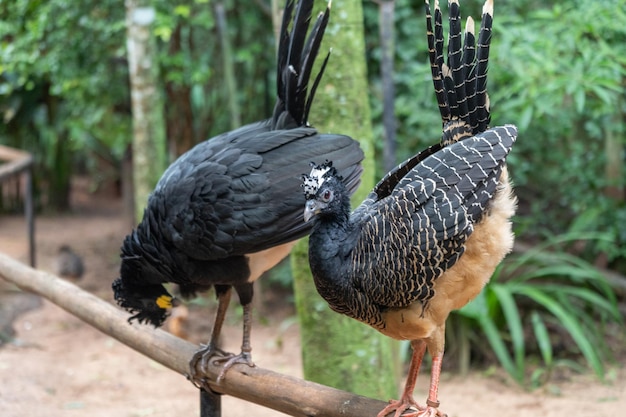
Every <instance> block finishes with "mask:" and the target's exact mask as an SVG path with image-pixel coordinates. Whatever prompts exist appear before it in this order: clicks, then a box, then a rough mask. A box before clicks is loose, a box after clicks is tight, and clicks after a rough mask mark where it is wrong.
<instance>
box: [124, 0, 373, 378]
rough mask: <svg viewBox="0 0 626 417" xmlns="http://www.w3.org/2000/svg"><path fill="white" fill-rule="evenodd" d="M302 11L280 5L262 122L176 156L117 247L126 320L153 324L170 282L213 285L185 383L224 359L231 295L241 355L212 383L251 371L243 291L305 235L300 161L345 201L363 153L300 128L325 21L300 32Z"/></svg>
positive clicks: (166, 302)
mask: <svg viewBox="0 0 626 417" xmlns="http://www.w3.org/2000/svg"><path fill="white" fill-rule="evenodd" d="M312 8H313V1H312V0H300V1H299V2H298V4H297V5H296V4H295V2H294V1H293V0H288V1H287V3H286V6H285V12H284V18H283V23H282V28H281V32H280V41H279V50H278V57H277V61H278V63H277V65H278V68H277V101H276V105H275V109H274V113H273V115H272V117H271V118H269V119H267V120H264V121H260V122H257V123H252V124H249V125H246V126H244V127H241V128H239V129H236V130H234V131H231V132H227V133H224V134H222V135H219V136H217V137H214V138H212V139H210V140H208V141H206V142H202V143H200V144H198V145H197V146H195V147H194V148H193V149H191V150H190V151H188V152H186V153H185V154H183V155H182V156H181V157H180V158H178V159H177V160H176V161H175V162H174V163H173V164H172V165H170V167H169V168H168V169H167V170H166V171H165V173H164V174H163V176H162V177H161V179H160V180H159V182H158V184H157V186H156V188H155V190H154V192H153V193H152V194H151V196H150V198H149V200H148V205H147V207H146V209H145V211H144V216H143V219H142V221H141V223H140V224H139V225H138V226H137V228H136V229H135V230H133V232H132V233H131V234H129V235H128V236H127V237H126V239H125V240H124V243H123V246H122V249H121V252H122V253H121V258H122V263H121V268H120V278H119V279H117V280H116V281H115V282H114V283H113V290H114V293H115V299H116V300H117V302H118V303H119V304H120V305H121V306H122V307H124V308H126V309H127V310H129V311H130V312H132V313H135V314H134V315H133V316H132V317H131V318H130V319H129V321H130V320H133V319H135V320H137V321H139V322H145V323H149V324H152V325H154V326H160V325H161V324H162V323H163V321H164V320H165V318H166V317H167V313H168V310H169V308H170V307H171V306H172V300H173V298H172V296H171V295H170V294H168V292H167V291H166V290H165V288H164V287H163V285H162V284H163V283H167V282H173V283H177V284H179V287H180V291H181V294H182V295H183V296H191V295H193V294H195V293H196V292H198V291H204V290H207V289H209V288H211V287H215V289H216V293H217V295H218V300H219V306H218V312H217V315H216V319H215V324H214V327H213V331H212V334H211V339H210V341H209V343H208V345H207V346H205V347H203V348H202V349H201V350H200V351H198V353H197V354H196V355H195V356H194V357H193V358H192V360H191V363H190V367H191V369H190V372H191V376H192V378H196V377H197V376H198V375H199V373H203V372H204V371H205V370H206V365H207V363H208V360H209V359H210V358H211V357H212V356H214V355H216V354H224V352H222V351H221V350H219V349H218V347H217V339H218V336H219V333H220V330H221V325H222V322H223V320H224V315H225V313H226V308H227V306H228V303H229V300H230V291H231V288H233V287H234V288H235V290H236V291H237V293H238V295H239V298H240V302H241V303H242V305H243V306H244V332H243V334H244V335H243V342H242V352H241V354H240V355H236V356H234V355H227V354H224V355H226V359H227V362H226V365H225V366H224V368H223V369H224V370H223V371H222V374H221V375H220V377H223V375H224V372H225V371H226V370H227V369H228V367H230V366H231V365H232V364H233V363H238V362H243V363H248V364H250V365H252V362H251V356H250V349H251V348H250V340H249V333H250V306H251V301H252V283H253V281H254V280H255V279H257V278H258V277H259V276H260V275H261V274H262V273H263V272H264V271H266V270H267V269H269V268H271V267H272V266H274V265H275V264H276V263H278V262H279V261H280V260H281V259H283V258H284V257H285V256H286V255H287V254H288V253H289V250H290V248H291V246H292V245H293V243H294V241H295V240H296V239H298V238H300V237H302V236H305V235H306V234H308V233H309V232H310V229H311V225H307V224H305V223H304V221H303V215H302V205H303V204H304V197H303V196H302V195H301V194H300V193H299V192H298V191H297V190H298V189H299V187H300V174H301V173H302V172H303V171H305V170H307V169H308V167H309V163H310V161H311V160H319V159H323V160H325V159H332V160H333V161H335V165H336V166H337V167H338V169H339V171H340V172H341V175H342V176H343V177H344V178H345V180H344V185H345V187H346V188H347V190H348V191H347V192H348V193H352V192H354V191H355V190H356V188H357V187H358V184H359V179H360V175H361V170H362V168H361V166H360V162H361V160H362V159H363V152H362V151H361V149H360V147H359V145H358V143H357V142H356V141H354V140H353V139H351V138H350V137H347V136H343V135H334V134H320V133H318V132H317V130H315V129H314V128H312V127H310V126H309V125H308V122H307V118H308V114H309V110H310V106H311V103H312V99H313V96H314V93H315V89H316V87H317V85H318V83H319V82H320V78H321V76H322V73H323V71H324V68H325V65H326V62H327V60H328V56H327V57H326V60H325V61H324V63H323V65H322V67H321V70H320V72H319V73H318V74H317V76H316V78H315V79H314V81H313V83H312V84H311V85H310V88H309V81H310V78H311V75H312V67H313V63H314V61H315V57H316V55H317V53H318V50H319V47H320V43H321V41H322V37H323V34H324V30H325V28H326V25H327V22H328V18H329V13H330V10H329V8H327V9H326V11H325V12H323V13H320V14H319V16H318V18H317V20H316V21H315V22H314V23H313V25H312V28H311V30H310V32H309V26H310V23H311V13H312ZM292 16H293V23H291V21H292ZM290 23H291V25H290ZM290 26H291V28H290ZM307 32H309V35H308V36H307ZM198 366H199V369H198V370H197V369H196V368H197V367H198Z"/></svg>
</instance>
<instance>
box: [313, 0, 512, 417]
mask: <svg viewBox="0 0 626 417" xmlns="http://www.w3.org/2000/svg"><path fill="white" fill-rule="evenodd" d="M426 11H427V12H426V13H427V32H428V45H429V51H430V58H431V64H432V72H433V82H434V87H435V92H436V97H437V101H438V104H439V108H440V111H441V115H442V121H443V135H442V138H441V141H440V143H438V144H436V145H433V146H431V147H430V148H428V149H426V150H424V151H422V152H420V153H418V154H417V155H415V156H413V157H412V158H410V159H408V160H407V161H405V162H404V163H403V164H401V165H399V166H398V167H397V168H395V169H394V170H392V171H391V172H390V173H388V174H387V175H386V176H385V178H383V179H382V180H381V181H380V182H379V183H378V184H377V185H376V187H375V188H374V190H373V191H372V192H371V193H370V194H369V196H368V197H367V198H366V200H365V201H364V202H363V203H362V204H361V205H360V206H359V207H357V208H356V209H355V210H354V211H353V212H352V213H350V199H349V195H348V193H347V192H346V189H345V186H344V185H343V183H342V181H341V174H339V173H338V172H337V170H336V169H335V168H334V167H333V166H332V163H324V164H321V165H318V166H315V167H314V168H313V170H312V171H311V174H309V175H305V177H304V189H305V196H306V198H307V202H306V205H305V219H306V220H308V219H312V218H314V220H315V221H314V227H313V231H312V232H311V235H310V238H309V260H310V265H311V271H312V274H313V279H314V281H315V285H316V287H317V290H318V292H319V293H320V295H321V296H322V297H323V298H324V299H325V300H326V301H327V302H328V304H329V305H330V307H331V308H332V309H333V310H335V311H337V312H339V313H342V314H345V315H348V316H349V317H352V318H354V319H357V320H359V321H362V322H364V323H366V324H369V325H370V326H372V327H374V328H375V329H377V330H379V331H380V332H382V333H383V334H385V335H388V336H390V337H393V338H396V339H400V340H410V341H411V346H412V348H413V357H412V361H411V367H410V370H409V376H408V378H407V383H406V385H405V389H404V393H403V395H402V398H401V400H399V401H391V404H390V405H389V406H388V407H386V408H385V409H383V410H382V411H381V412H380V413H379V415H378V416H379V417H383V416H385V415H387V413H390V412H395V416H396V417H398V416H400V415H401V414H402V413H403V412H404V411H405V410H407V409H409V408H410V407H416V408H417V411H416V412H415V413H413V414H404V415H413V416H416V415H419V416H434V415H441V412H440V411H439V410H438V409H437V407H438V405H439V401H438V399H437V390H438V384H439V374H440V371H441V361H442V359H443V351H444V339H445V321H446V319H447V317H448V314H449V313H450V311H452V310H453V309H458V308H461V307H462V306H464V305H465V304H467V303H468V302H469V301H470V300H471V299H473V298H474V297H475V296H476V295H477V294H478V293H479V292H480V290H481V289H482V288H483V286H484V284H485V283H486V282H487V281H488V280H489V277H490V276H491V274H492V273H493V271H494V269H495V268H496V266H497V265H498V263H500V261H501V260H502V258H503V257H504V256H505V255H506V253H508V252H509V251H510V250H511V247H512V244H513V235H512V232H511V224H510V218H511V216H512V215H513V213H514V210H515V204H516V199H515V197H514V196H513V195H512V191H511V185H510V184H509V180H508V173H507V169H506V164H505V162H506V157H507V155H508V154H509V152H510V150H511V148H512V146H513V144H514V142H515V140H516V138H517V129H516V128H515V126H513V125H505V126H500V127H495V128H491V129H489V128H488V127H487V124H488V123H489V120H490V113H489V98H488V96H487V92H486V74H487V60H488V49H489V42H490V39H491V24H492V15H493V2H492V0H487V2H486V3H485V6H484V8H483V19H482V25H481V30H480V33H479V36H478V46H476V44H475V42H476V41H475V37H474V32H473V30H474V29H473V27H474V24H473V21H472V20H471V18H468V23H467V24H466V32H465V42H464V45H463V46H461V24H460V11H459V5H458V2H457V1H456V0H452V1H451V2H450V8H449V13H450V37H449V42H448V54H447V58H448V59H447V63H445V62H444V59H443V30H442V22H441V19H442V18H441V11H440V10H439V6H438V4H437V3H436V5H435V31H434V32H433V30H432V16H431V14H430V6H429V4H428V2H426ZM476 49H477V50H476ZM426 348H428V350H429V352H430V354H431V356H432V357H433V365H432V370H431V384H430V390H429V395H428V399H427V401H426V405H425V406H420V405H418V404H417V403H416V402H415V400H414V399H413V389H414V388H415V379H416V377H417V374H418V372H419V367H420V364H421V362H422V358H423V355H424V352H425V350H426Z"/></svg>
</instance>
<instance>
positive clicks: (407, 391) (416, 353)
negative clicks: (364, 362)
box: [377, 340, 437, 417]
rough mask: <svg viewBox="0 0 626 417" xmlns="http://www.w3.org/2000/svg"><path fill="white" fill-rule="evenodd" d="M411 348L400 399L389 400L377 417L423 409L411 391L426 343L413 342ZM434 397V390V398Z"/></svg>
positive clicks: (413, 387)
mask: <svg viewBox="0 0 626 417" xmlns="http://www.w3.org/2000/svg"><path fill="white" fill-rule="evenodd" d="M411 347H412V348H413V355H412V356H411V365H410V366H409V374H408V375H407V377H406V383H405V385H404V391H403V392H402V397H401V398H400V399H399V400H389V405H388V406H387V407H385V408H384V409H383V410H382V411H381V412H380V413H378V415H377V417H385V416H386V415H387V414H389V413H391V412H392V411H395V414H394V417H400V415H402V413H403V412H404V411H406V410H408V409H409V408H411V407H415V408H417V409H418V410H423V409H424V407H422V406H419V405H418V404H417V403H416V402H415V399H414V398H413V391H414V390H415V381H416V380H417V375H418V374H419V372H420V367H421V366H422V359H424V353H425V352H426V343H425V342H424V341H423V340H414V341H412V342H411ZM436 396H437V394H436V389H435V398H436ZM407 415H410V414H407Z"/></svg>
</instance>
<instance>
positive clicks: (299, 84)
mask: <svg viewBox="0 0 626 417" xmlns="http://www.w3.org/2000/svg"><path fill="white" fill-rule="evenodd" d="M313 4H314V1H313V0H299V1H298V3H297V5H295V16H294V0H287V4H286V5H285V10H284V15H283V21H282V25H281V30H280V41H279V46H278V58H277V65H278V68H277V80H276V87H277V102H276V107H275V108H274V115H273V117H272V121H273V123H272V127H273V128H274V129H280V128H284V127H288V126H287V125H288V124H290V123H295V124H296V125H297V126H305V125H306V124H307V119H308V115H309V111H310V109H311V104H312V102H313V97H314V95H315V90H316V89H317V86H318V85H319V82H320V80H321V78H322V75H323V72H324V69H325V68H326V62H327V61H328V56H326V59H325V60H324V63H323V65H322V67H321V69H320V71H319V73H318V74H317V76H316V77H315V79H314V81H313V84H312V85H311V87H310V91H309V81H310V78H311V73H312V71H313V64H314V62H315V59H316V57H317V54H318V52H319V49H320V45H321V43H322V39H323V37H324V31H325V30H326V26H327V25H328V19H329V16H330V4H329V5H328V6H327V8H326V11H325V12H322V13H320V14H319V15H318V17H317V20H316V21H315V23H314V24H313V27H312V28H311V31H310V33H309V34H308V36H307V32H308V29H309V25H310V23H311V15H312V10H313ZM292 17H293V23H292ZM290 23H292V24H291V30H289V25H290ZM285 113H287V114H288V115H289V117H285V116H286V114H285Z"/></svg>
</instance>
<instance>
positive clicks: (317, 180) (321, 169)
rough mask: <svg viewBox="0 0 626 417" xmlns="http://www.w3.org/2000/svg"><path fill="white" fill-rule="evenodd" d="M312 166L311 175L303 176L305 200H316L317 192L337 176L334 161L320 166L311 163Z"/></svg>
mask: <svg viewBox="0 0 626 417" xmlns="http://www.w3.org/2000/svg"><path fill="white" fill-rule="evenodd" d="M311 166H312V169H311V173H310V174H308V175H307V174H302V188H303V189H304V198H306V199H307V200H309V199H311V198H315V194H317V190H319V188H320V187H321V186H322V184H323V183H324V181H326V179H327V178H328V177H330V176H332V175H335V176H336V175H337V170H336V169H335V168H334V167H333V162H332V161H326V162H324V163H323V164H320V165H317V164H316V163H314V162H311Z"/></svg>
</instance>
